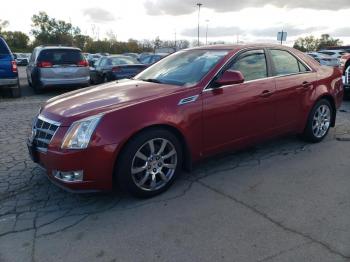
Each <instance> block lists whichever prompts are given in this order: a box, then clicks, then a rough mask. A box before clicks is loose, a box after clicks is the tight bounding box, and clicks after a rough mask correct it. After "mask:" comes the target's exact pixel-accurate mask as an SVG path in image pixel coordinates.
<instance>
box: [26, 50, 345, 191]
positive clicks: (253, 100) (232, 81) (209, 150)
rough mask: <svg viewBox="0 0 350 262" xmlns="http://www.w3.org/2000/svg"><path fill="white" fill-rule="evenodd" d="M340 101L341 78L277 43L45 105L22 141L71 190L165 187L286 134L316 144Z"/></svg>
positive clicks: (184, 60)
mask: <svg viewBox="0 0 350 262" xmlns="http://www.w3.org/2000/svg"><path fill="white" fill-rule="evenodd" d="M342 100H343V87H342V82H341V72H340V70H339V68H337V67H326V66H321V65H320V64H319V63H318V62H316V61H315V60H314V59H313V58H311V57H309V56H307V55H305V54H303V53H301V52H299V51H298V50H295V49H292V48H289V47H286V46H281V45H252V44H250V45H233V46H229V45H222V46H219V45H215V46H211V47H198V48H193V49H187V50H183V51H178V52H176V53H174V54H172V55H169V56H168V57H166V58H164V59H162V60H161V61H159V62H158V63H156V64H154V65H152V66H150V67H148V68H147V69H145V70H144V71H143V72H141V73H140V74H138V75H137V76H136V77H134V78H133V79H131V80H128V81H120V82H115V83H109V84H106V85H100V86H96V87H92V88H89V89H88V90H79V91H75V92H73V93H70V94H64V95H61V96H58V97H56V98H52V99H50V100H49V101H47V102H46V103H45V104H44V105H42V107H41V110H40V112H39V114H38V115H37V116H36V117H35V120H34V123H33V127H32V130H33V131H32V133H31V135H30V137H29V139H28V144H27V145H28V149H29V153H30V155H31V157H32V159H33V161H34V162H37V163H39V164H40V165H41V166H42V167H44V168H45V169H46V172H47V176H48V177H49V179H50V180H52V181H53V182H54V183H56V184H58V185H59V186H61V187H64V188H67V189H69V190H71V191H72V190H73V191H80V192H83V191H87V192H91V191H93V190H95V191H108V190H112V188H113V184H115V185H118V186H119V187H120V188H121V189H124V190H126V191H128V192H129V193H131V194H133V195H135V196H138V197H152V196H155V195H157V194H160V193H162V192H164V191H165V190H167V189H168V188H169V187H170V186H171V185H172V184H173V182H174V181H175V179H176V178H177V177H178V176H179V174H180V173H181V171H182V169H187V170H188V169H190V167H191V166H192V163H194V162H200V161H203V160H204V159H206V158H207V157H209V156H212V155H215V154H218V153H221V152H224V151H228V150H238V149H242V148H244V147H249V146H252V145H254V144H257V143H260V142H262V141H265V140H268V139H271V138H273V137H279V136H281V135H286V134H301V135H302V137H303V138H304V139H305V140H307V141H309V142H313V143H316V142H320V141H322V140H323V139H324V138H325V137H326V136H327V134H328V132H329V130H330V128H331V127H334V125H335V121H336V114H337V109H338V108H339V107H340V106H341V103H342Z"/></svg>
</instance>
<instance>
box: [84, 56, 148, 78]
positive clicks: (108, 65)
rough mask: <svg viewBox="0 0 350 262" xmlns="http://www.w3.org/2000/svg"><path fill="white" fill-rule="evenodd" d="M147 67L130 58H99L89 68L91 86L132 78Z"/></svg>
mask: <svg viewBox="0 0 350 262" xmlns="http://www.w3.org/2000/svg"><path fill="white" fill-rule="evenodd" d="M146 67H147V66H146V65H143V64H140V62H139V61H138V60H136V59H135V58H133V57H130V56H123V55H113V56H106V57H101V58H100V59H99V60H98V61H97V62H96V63H95V64H94V66H93V67H90V79H91V83H92V84H100V83H105V82H109V81H113V80H119V79H124V78H132V77H134V76H135V75H137V74H138V73H140V72H141V71H142V70H144V69H145V68H146Z"/></svg>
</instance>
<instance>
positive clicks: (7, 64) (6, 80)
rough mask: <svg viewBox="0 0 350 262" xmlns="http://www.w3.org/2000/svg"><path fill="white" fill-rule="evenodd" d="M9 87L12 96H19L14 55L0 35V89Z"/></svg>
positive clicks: (19, 90)
mask: <svg viewBox="0 0 350 262" xmlns="http://www.w3.org/2000/svg"><path fill="white" fill-rule="evenodd" d="M4 88H6V89H9V90H10V92H11V96H12V97H20V96H21V87H20V84H19V78H18V68H17V63H16V60H15V56H14V55H13V54H12V52H11V50H10V48H9V47H8V45H7V44H6V41H5V40H4V39H3V38H2V37H0V89H4Z"/></svg>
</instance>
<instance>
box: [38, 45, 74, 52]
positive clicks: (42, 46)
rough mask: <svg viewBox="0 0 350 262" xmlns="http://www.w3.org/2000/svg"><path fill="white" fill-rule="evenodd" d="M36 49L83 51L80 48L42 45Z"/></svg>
mask: <svg viewBox="0 0 350 262" xmlns="http://www.w3.org/2000/svg"><path fill="white" fill-rule="evenodd" d="M36 48H38V49H71V50H79V51H81V50H80V49H79V48H78V47H74V46H64V45H40V46H37V47H36Z"/></svg>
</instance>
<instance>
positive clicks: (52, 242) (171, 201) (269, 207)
mask: <svg viewBox="0 0 350 262" xmlns="http://www.w3.org/2000/svg"><path fill="white" fill-rule="evenodd" d="M22 82H23V86H24V94H25V96H24V97H23V98H20V99H15V100H13V99H7V98H3V99H1V98H0V261H1V262H2V261H11V262H12V261H16V262H17V261H108V262H112V261H243V262H244V261H249V262H250V261H278V262H281V261H282V262H284V261H288V262H290V261H295V262H300V261H308V262H309V261H311V262H312V261H330V262H334V261H350V190H349V188H350V173H349V167H350V162H349V156H350V142H349V141H350V102H344V104H343V106H342V108H341V111H340V112H339V113H338V119H337V125H336V128H334V129H332V130H331V132H330V133H329V135H328V136H327V138H326V139H325V141H323V142H322V143H319V144H307V143H305V142H302V141H300V140H298V139H297V138H296V137H294V136H291V137H285V138H281V139H278V140H275V141H270V142H267V143H264V144H261V145H258V146H256V147H254V148H249V149H246V150H244V151H241V152H231V153H227V154H223V155H220V156H217V157H214V158H211V159H209V160H207V161H205V162H204V163H202V164H200V165H198V166H196V167H195V169H194V170H193V172H191V173H184V174H182V176H181V177H180V178H179V179H178V180H177V181H176V183H175V184H174V185H173V187H172V188H171V189H170V190H169V191H168V192H166V193H164V194H162V195H161V196H158V197H155V198H152V199H148V200H139V199H134V198H131V197H129V196H127V195H123V194H120V193H119V192H114V193H110V194H83V195H79V194H72V193H67V192H65V191H63V190H61V189H59V188H57V187H56V186H54V185H53V184H51V183H50V182H49V181H48V180H47V178H46V177H45V174H44V171H43V170H41V169H40V168H39V167H38V166H37V165H36V164H34V163H32V162H31V160H30V159H29V156H28V153H27V149H26V145H25V140H26V138H27V136H28V133H29V129H30V123H31V119H32V117H33V116H34V115H35V114H36V112H37V110H38V107H39V105H40V104H41V103H43V101H45V100H46V99H48V98H49V97H51V96H53V95H54V94H57V92H58V91H52V92H47V93H45V94H43V95H40V96H37V95H33V94H32V93H31V91H30V90H29V89H28V88H27V87H26V86H25V84H24V80H23V79H22Z"/></svg>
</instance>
